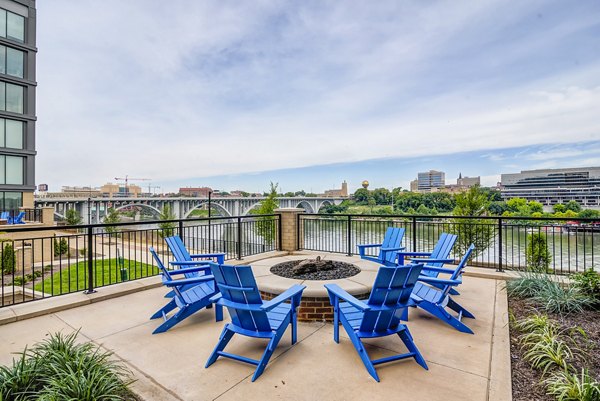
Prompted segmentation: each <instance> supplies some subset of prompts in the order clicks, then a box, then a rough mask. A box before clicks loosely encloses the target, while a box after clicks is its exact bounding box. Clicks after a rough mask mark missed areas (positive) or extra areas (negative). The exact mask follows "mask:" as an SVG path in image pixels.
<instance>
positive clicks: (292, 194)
mask: <svg viewBox="0 0 600 401" xmlns="http://www.w3.org/2000/svg"><path fill="white" fill-rule="evenodd" d="M283 196H285V197H286V198H292V197H294V196H295V194H294V193H293V192H286V193H285V194H283Z"/></svg>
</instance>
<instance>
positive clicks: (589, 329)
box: [509, 298, 600, 401]
mask: <svg viewBox="0 0 600 401" xmlns="http://www.w3.org/2000/svg"><path fill="white" fill-rule="evenodd" d="M509 308H510V311H511V313H512V314H513V315H514V317H515V318H516V319H517V320H519V319H523V318H525V317H527V316H529V315H531V314H533V313H535V312H536V307H535V305H533V304H532V303H531V302H529V301H528V300H523V299H518V298H509ZM540 312H542V311H540ZM548 316H549V317H550V318H552V319H553V320H555V321H557V322H558V323H559V324H560V326H561V327H562V328H563V329H569V328H574V327H579V328H581V329H583V331H585V333H586V334H587V339H586V338H584V337H582V336H581V335H580V334H578V333H577V332H576V331H571V332H569V331H567V332H566V333H565V336H567V337H569V338H570V339H571V340H572V341H574V342H575V343H576V344H577V346H578V347H579V348H581V349H582V352H581V353H579V355H578V356H577V357H576V358H575V359H574V360H572V361H571V364H572V365H573V366H574V368H575V369H576V370H577V371H579V372H581V368H582V367H585V368H587V369H588V370H589V371H590V373H591V374H592V375H593V376H594V377H596V379H598V380H600V311H598V310H597V311H586V312H585V313H579V314H570V315H566V316H560V315H556V314H552V313H548ZM518 336H519V333H518V332H515V330H514V329H513V328H512V327H511V330H510V354H511V363H512V391H513V401H531V400H538V401H554V400H555V398H554V397H552V396H549V395H546V391H545V389H544V387H543V385H542V384H540V382H541V381H542V380H543V378H542V375H541V371H537V370H535V369H533V368H532V367H531V366H530V365H529V363H528V362H526V361H525V360H524V359H523V354H524V352H523V351H522V350H521V346H520V344H519V343H518Z"/></svg>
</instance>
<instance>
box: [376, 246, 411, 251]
mask: <svg viewBox="0 0 600 401" xmlns="http://www.w3.org/2000/svg"><path fill="white" fill-rule="evenodd" d="M405 248H406V247H405V246H399V247H397V248H381V250H382V251H383V252H392V251H401V250H403V249H405Z"/></svg>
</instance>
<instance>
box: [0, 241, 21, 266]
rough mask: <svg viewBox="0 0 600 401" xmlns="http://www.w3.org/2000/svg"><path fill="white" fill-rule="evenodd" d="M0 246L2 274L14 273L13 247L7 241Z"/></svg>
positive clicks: (14, 258) (15, 263)
mask: <svg viewBox="0 0 600 401" xmlns="http://www.w3.org/2000/svg"><path fill="white" fill-rule="evenodd" d="M0 245H1V246H2V260H1V263H2V274H11V273H14V272H15V267H16V265H17V262H16V256H15V248H14V246H13V244H12V243H11V242H8V241H5V242H3V243H2V244H0Z"/></svg>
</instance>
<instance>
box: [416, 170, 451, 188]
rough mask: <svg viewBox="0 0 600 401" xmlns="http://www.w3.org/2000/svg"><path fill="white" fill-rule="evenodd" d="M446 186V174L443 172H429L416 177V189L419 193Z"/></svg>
mask: <svg viewBox="0 0 600 401" xmlns="http://www.w3.org/2000/svg"><path fill="white" fill-rule="evenodd" d="M444 185H446V174H445V173H444V172H443V171H437V170H429V171H425V172H423V173H419V174H418V175H417V188H418V190H419V191H423V192H428V191H431V189H432V188H440V187H443V186H444Z"/></svg>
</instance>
